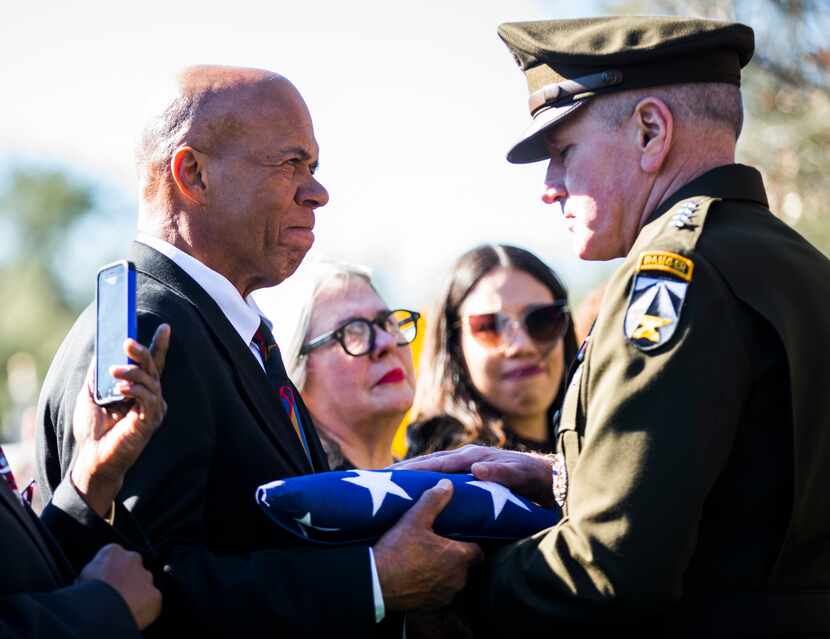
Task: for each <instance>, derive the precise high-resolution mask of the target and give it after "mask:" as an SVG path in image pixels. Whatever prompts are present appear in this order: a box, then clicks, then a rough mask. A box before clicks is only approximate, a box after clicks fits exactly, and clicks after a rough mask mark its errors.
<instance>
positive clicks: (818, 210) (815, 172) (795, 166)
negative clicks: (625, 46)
mask: <svg viewBox="0 0 830 639" xmlns="http://www.w3.org/2000/svg"><path fill="white" fill-rule="evenodd" d="M605 4H606V5H607V7H608V8H609V9H611V10H613V11H614V12H615V13H624V14H625V13H627V14H670V15H693V16H694V15H696V16H701V17H707V18H715V19H721V20H737V21H739V22H743V23H744V24H748V25H749V26H751V27H752V28H753V29H754V30H755V56H754V58H753V60H752V62H751V63H750V65H749V67H748V69H745V70H744V75H743V89H744V107H745V112H746V122H745V125H744V132H743V134H742V135H741V140H740V143H739V145H738V161H739V162H745V163H746V164H751V165H753V166H755V167H757V168H759V169H760V170H761V171H762V173H763V174H764V181H765V183H766V186H767V193H768V195H769V198H770V207H771V208H772V210H773V212H775V213H776V214H777V215H779V216H781V218H782V219H784V220H785V221H786V222H788V223H789V224H791V225H793V226H794V227H795V228H797V229H798V230H799V231H800V232H801V233H802V234H803V235H805V237H807V238H808V239H809V240H810V241H811V242H812V243H813V244H815V245H816V246H817V247H818V248H819V249H821V250H822V251H823V252H824V253H825V254H826V255H830V180H828V179H827V177H826V176H827V175H828V174H830V126H828V122H830V45H828V41H827V33H828V32H830V3H828V2H827V0H633V1H622V2H620V1H610V2H606V3H605Z"/></svg>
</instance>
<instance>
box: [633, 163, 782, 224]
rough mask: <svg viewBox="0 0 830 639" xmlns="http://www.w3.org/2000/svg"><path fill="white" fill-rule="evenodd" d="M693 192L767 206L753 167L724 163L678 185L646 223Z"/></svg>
mask: <svg viewBox="0 0 830 639" xmlns="http://www.w3.org/2000/svg"><path fill="white" fill-rule="evenodd" d="M695 195H704V196H707V197H716V198H721V199H724V200H749V201H751V202H756V203H758V204H760V205H761V206H763V207H766V208H769V203H768V202H767V192H766V190H765V189H764V180H763V179H762V178H761V174H760V173H759V172H758V171H757V169H753V168H752V167H751V166H746V165H745V164H726V165H724V166H719V167H717V168H714V169H712V170H711V171H707V172H706V173H704V174H703V175H701V176H700V177H697V178H695V179H694V180H692V181H691V182H689V183H688V184H686V185H685V186H682V187H680V188H679V189H678V190H677V191H675V192H674V193H672V194H671V195H670V196H669V197H668V198H667V199H666V200H664V201H663V202H662V203H661V204H660V205H659V206H658V207H657V208H656V209H655V210H654V212H653V213H652V214H651V215H650V216H649V217H648V220H646V224H649V223H651V222H653V221H654V220H656V219H657V218H659V217H660V216H661V215H663V214H664V213H665V212H666V211H668V210H669V209H670V208H671V207H673V206H674V205H675V204H677V203H678V202H680V201H681V200H685V199H686V198H690V197H694V196H695ZM643 226H645V225H643Z"/></svg>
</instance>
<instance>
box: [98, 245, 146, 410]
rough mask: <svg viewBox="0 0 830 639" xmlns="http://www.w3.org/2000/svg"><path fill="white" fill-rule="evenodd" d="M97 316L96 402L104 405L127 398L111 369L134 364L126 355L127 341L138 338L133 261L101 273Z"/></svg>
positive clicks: (111, 267) (107, 267) (111, 265)
mask: <svg viewBox="0 0 830 639" xmlns="http://www.w3.org/2000/svg"><path fill="white" fill-rule="evenodd" d="M95 317H96V324H95V403H96V404H99V405H102V406H103V405H105V404H111V403H113V402H118V401H121V400H122V399H124V396H123V395H121V393H119V392H118V390H117V388H116V384H117V383H118V380H116V379H115V378H114V377H113V376H112V375H110V373H109V370H110V367H111V366H122V365H125V364H129V363H131V361H130V359H129V358H128V357H127V355H126V354H125V353H124V340H125V339H127V338H128V337H131V338H133V339H136V334H137V331H136V313H135V265H134V264H133V263H132V262H128V261H127V260H121V261H120V262H114V263H113V264H107V265H106V266H104V267H103V268H101V270H99V271H98V279H97V284H96V288H95Z"/></svg>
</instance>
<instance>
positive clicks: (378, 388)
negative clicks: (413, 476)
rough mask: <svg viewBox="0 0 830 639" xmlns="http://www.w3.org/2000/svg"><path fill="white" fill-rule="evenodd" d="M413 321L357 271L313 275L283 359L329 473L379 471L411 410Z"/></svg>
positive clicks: (335, 269)
mask: <svg viewBox="0 0 830 639" xmlns="http://www.w3.org/2000/svg"><path fill="white" fill-rule="evenodd" d="M418 317H419V315H418V313H416V312H414V311H409V310H403V309H392V310H390V309H389V308H388V307H387V305H386V304H385V303H384V301H383V300H382V299H381V298H380V295H378V292H377V291H376V290H375V288H374V286H373V285H372V282H371V279H370V276H369V274H368V272H367V271H366V270H364V269H361V268H359V267H355V266H350V265H342V264H326V265H321V266H320V267H318V269H317V272H316V274H315V279H314V282H313V285H312V287H311V293H310V295H309V297H308V298H307V302H306V303H305V305H304V307H303V309H302V310H301V315H300V321H299V323H298V326H297V327H296V329H295V334H294V338H293V339H292V340H290V342H289V347H288V349H287V352H286V369H287V371H288V374H289V375H290V376H291V379H292V381H293V382H294V384H295V385H296V386H297V388H298V389H299V390H300V391H301V392H302V395H303V399H304V400H305V403H306V405H307V406H308V409H309V411H310V412H311V415H312V417H313V419H314V424H315V426H316V427H317V432H318V433H319V435H320V439H321V440H322V443H323V447H324V448H325V450H326V453H327V455H328V458H329V465H330V466H331V468H332V470H347V469H352V468H369V469H372V468H384V467H386V466H388V465H389V464H391V463H392V462H393V461H394V460H393V458H392V452H391V447H392V439H393V438H394V436H395V430H396V429H397V427H398V425H399V424H400V422H401V420H402V419H403V416H404V414H406V411H407V410H408V409H409V407H410V406H411V405H412V399H413V397H414V393H415V372H414V369H413V365H412V352H411V349H410V346H409V345H410V343H411V342H412V341H413V340H414V339H415V335H416V334H417V326H418Z"/></svg>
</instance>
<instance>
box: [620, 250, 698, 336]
mask: <svg viewBox="0 0 830 639" xmlns="http://www.w3.org/2000/svg"><path fill="white" fill-rule="evenodd" d="M694 266H695V265H694V262H693V261H692V260H691V259H689V258H688V257H684V256H683V255H678V254H677V253H671V252H669V251H645V252H643V253H640V256H639V258H638V259H637V271H636V273H635V276H634V283H633V284H632V286H631V293H630V295H629V298H628V308H627V309H626V312H625V325H624V332H625V337H626V339H627V340H628V341H629V342H630V343H632V344H633V345H634V346H636V347H637V348H639V349H640V350H643V351H649V350H653V349H655V348H658V347H660V346H662V345H663V344H665V343H666V342H668V341H669V340H670V339H671V337H672V335H674V331H675V329H676V328H677V324H678V322H679V321H680V312H681V310H682V309H683V301H684V299H685V297H686V289H687V288H688V287H689V283H690V282H691V281H692V274H693V273H694Z"/></svg>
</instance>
